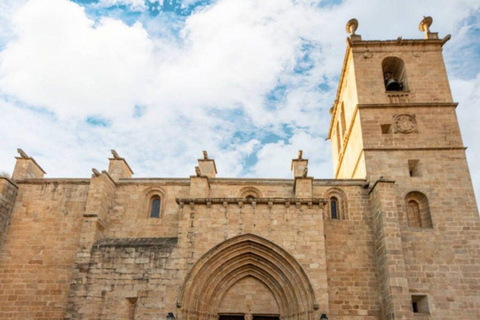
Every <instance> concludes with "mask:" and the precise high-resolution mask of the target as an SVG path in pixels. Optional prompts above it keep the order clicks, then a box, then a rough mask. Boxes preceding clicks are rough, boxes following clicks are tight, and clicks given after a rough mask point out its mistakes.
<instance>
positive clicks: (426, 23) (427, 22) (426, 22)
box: [418, 16, 433, 33]
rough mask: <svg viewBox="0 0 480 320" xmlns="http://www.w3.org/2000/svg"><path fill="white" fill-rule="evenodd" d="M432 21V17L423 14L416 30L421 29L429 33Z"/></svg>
mask: <svg viewBox="0 0 480 320" xmlns="http://www.w3.org/2000/svg"><path fill="white" fill-rule="evenodd" d="M432 22H433V19H432V17H425V16H423V19H422V21H420V24H419V25H418V30H420V31H423V32H425V33H429V32H430V26H431V25H432Z"/></svg>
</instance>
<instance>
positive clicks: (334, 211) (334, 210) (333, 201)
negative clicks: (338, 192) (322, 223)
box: [330, 197, 340, 219]
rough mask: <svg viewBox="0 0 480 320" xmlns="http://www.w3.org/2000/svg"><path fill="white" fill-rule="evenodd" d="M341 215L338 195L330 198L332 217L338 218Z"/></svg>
mask: <svg viewBox="0 0 480 320" xmlns="http://www.w3.org/2000/svg"><path fill="white" fill-rule="evenodd" d="M339 216H340V214H339V212H338V199H337V198H336V197H331V198H330V218H331V219H338V218H339Z"/></svg>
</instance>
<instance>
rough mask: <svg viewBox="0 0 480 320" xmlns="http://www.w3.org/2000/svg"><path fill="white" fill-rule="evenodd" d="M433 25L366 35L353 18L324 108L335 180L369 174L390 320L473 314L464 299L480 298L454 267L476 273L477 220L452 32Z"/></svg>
mask: <svg viewBox="0 0 480 320" xmlns="http://www.w3.org/2000/svg"><path fill="white" fill-rule="evenodd" d="M431 24H432V18H430V17H424V18H423V20H422V21H421V22H420V25H419V29H420V31H422V32H423V33H424V38H423V39H413V40H411V39H408V40H407V39H402V37H399V38H397V39H395V40H367V41H366V40H362V37H361V36H360V35H357V34H356V33H355V31H356V29H357V28H358V21H357V20H355V19H352V20H350V21H349V22H348V24H347V32H348V33H350V36H349V37H348V38H347V50H346V54H345V60H344V63H343V69H342V73H341V77H340V83H339V88H338V92H337V98H336V100H335V103H334V105H333V107H332V108H331V110H330V113H331V115H332V118H331V123H330V131H329V138H330V140H331V146H332V154H333V164H334V174H335V178H336V179H366V181H367V183H366V189H367V190H366V192H367V193H368V196H369V201H370V202H369V205H370V208H371V212H369V215H368V219H371V221H372V224H371V225H372V233H373V234H372V235H373V242H374V244H373V245H374V259H375V262H376V268H377V273H378V281H379V289H380V294H381V300H382V314H383V315H382V318H383V319H389V320H390V319H413V318H414V315H415V313H421V314H424V315H425V314H428V315H431V316H432V318H433V319H437V318H442V319H458V318H465V319H469V318H471V315H469V314H468V311H467V310H465V309H463V308H462V307H461V306H462V304H465V305H467V304H468V301H469V300H470V299H472V297H473V296H475V299H478V298H480V296H479V295H478V293H477V294H473V295H471V292H469V291H468V290H466V289H465V287H463V286H462V283H469V282H471V281H474V280H473V278H474V277H473V274H469V273H468V272H466V273H464V272H463V271H462V272H450V271H451V270H470V268H471V269H472V270H473V269H477V270H478V265H476V263H477V264H478V262H475V261H479V260H478V259H480V255H479V252H480V251H479V250H478V248H479V247H480V236H479V234H480V221H479V216H478V209H477V204H476V201H475V195H474V191H473V186H472V182H471V177H470V172H469V169H468V164H467V160H466V155H465V147H464V145H463V142H462V137H461V134H460V129H459V125H458V121H457V116H456V111H455V109H456V107H457V103H455V102H453V99H452V94H451V91H450V86H449V81H448V77H447V72H446V69H445V64H444V61H443V56H442V47H443V45H444V44H445V43H446V42H447V41H448V40H449V39H450V35H447V36H446V37H444V38H443V39H440V38H439V37H438V34H437V33H433V32H431V31H430V25H431ZM459 248H461V249H459ZM473 248H476V249H473ZM476 259H477V260H476ZM440 288H446V289H445V290H446V291H443V290H441V289H440ZM452 299H454V300H455V303H453V304H452V303H451V301H453V300H452Z"/></svg>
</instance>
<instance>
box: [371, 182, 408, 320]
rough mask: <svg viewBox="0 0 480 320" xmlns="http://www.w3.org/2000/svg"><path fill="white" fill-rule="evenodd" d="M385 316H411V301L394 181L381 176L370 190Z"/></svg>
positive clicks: (376, 258) (387, 319) (389, 317)
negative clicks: (383, 178)
mask: <svg viewBox="0 0 480 320" xmlns="http://www.w3.org/2000/svg"><path fill="white" fill-rule="evenodd" d="M370 205H371V210H372V214H373V232H374V236H375V240H374V241H375V242H374V252H375V260H376V265H377V271H378V274H379V282H380V283H379V284H380V294H381V297H382V303H383V308H382V309H383V319H386V320H393V319H411V318H412V311H411V301H410V295H409V289H408V280H407V274H406V270H405V261H404V257H403V249H402V239H401V236H400V235H401V232H400V225H399V220H398V213H397V209H396V205H395V189H394V182H393V181H386V180H378V181H377V182H376V183H375V184H374V186H373V187H372V189H371V191H370Z"/></svg>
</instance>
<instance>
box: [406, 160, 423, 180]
mask: <svg viewBox="0 0 480 320" xmlns="http://www.w3.org/2000/svg"><path fill="white" fill-rule="evenodd" d="M419 163H420V160H418V159H412V160H408V172H409V174H410V177H420V176H421V174H420V166H419Z"/></svg>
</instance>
